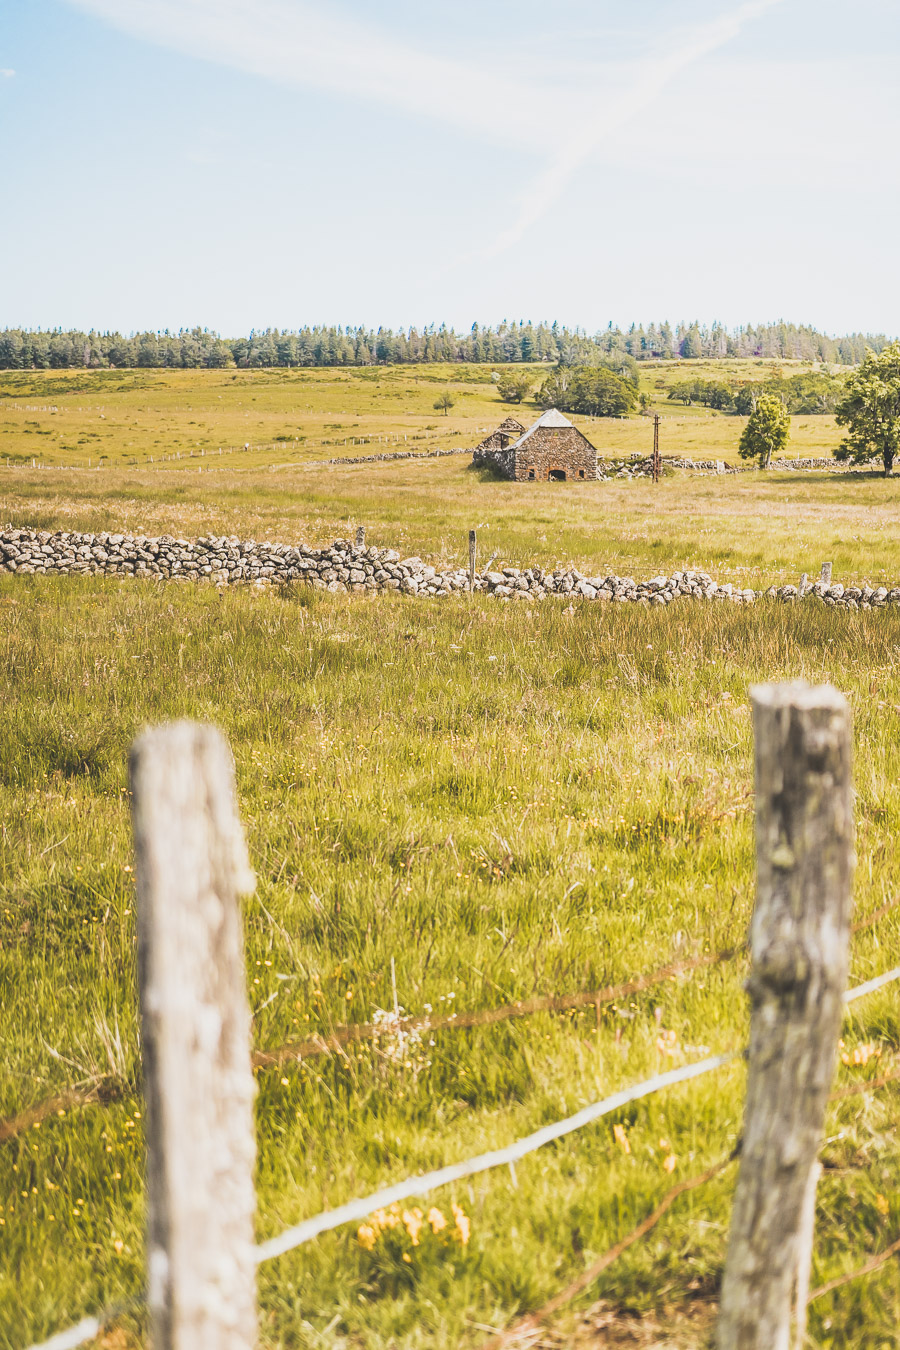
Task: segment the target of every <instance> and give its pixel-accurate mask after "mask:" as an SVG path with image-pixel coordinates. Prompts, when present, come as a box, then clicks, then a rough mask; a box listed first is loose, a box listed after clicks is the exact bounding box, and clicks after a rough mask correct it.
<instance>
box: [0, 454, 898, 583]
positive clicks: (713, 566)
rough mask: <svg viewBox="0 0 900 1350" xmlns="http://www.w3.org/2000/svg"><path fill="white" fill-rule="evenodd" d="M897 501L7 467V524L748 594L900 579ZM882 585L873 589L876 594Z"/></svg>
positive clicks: (702, 484)
mask: <svg viewBox="0 0 900 1350" xmlns="http://www.w3.org/2000/svg"><path fill="white" fill-rule="evenodd" d="M898 504H900V486H898V482H897V481H895V480H893V479H888V480H885V479H883V478H880V477H877V476H871V477H869V476H866V477H859V476H852V475H834V474H809V475H807V474H804V475H798V474H789V473H779V472H777V471H770V472H769V473H765V474H763V473H751V474H739V475H733V476H726V477H721V476H715V475H714V476H710V477H701V476H698V475H690V474H679V475H673V476H672V477H669V478H665V479H663V480H662V481H661V482H660V483H659V484H658V485H655V486H654V484H652V483H651V482H649V481H648V480H646V479H636V480H634V481H632V482H624V481H621V480H619V481H613V482H608V483H588V484H574V483H573V484H564V483H558V484H557V483H554V484H540V483H538V484H522V483H509V482H504V481H497V480H496V479H492V478H490V477H489V476H486V475H483V474H481V473H480V472H478V471H476V470H473V469H472V468H471V467H469V465H468V462H467V460H465V459H464V458H463V457H459V458H456V457H455V456H454V457H452V458H447V459H439V460H425V461H415V462H413V463H408V462H402V461H401V462H399V463H387V464H374V465H356V466H349V467H336V468H327V469H325V468H323V469H292V470H284V471H282V472H280V473H275V472H267V471H259V470H257V471H253V472H247V473H237V472H233V471H230V470H229V471H226V472H223V473H221V474H218V473H217V474H202V475H198V474H193V475H191V474H182V473H180V472H172V473H160V474H153V473H140V474H138V473H137V472H132V473H128V472H126V471H118V470H117V471H113V470H110V471H108V472H107V471H104V472H103V473H102V474H96V473H94V474H89V473H83V474H76V473H66V472H62V471H57V470H46V471H41V470H32V469H31V468H28V469H24V468H19V469H8V470H4V469H3V468H0V523H5V522H8V523H11V524H16V525H27V526H29V527H37V528H41V529H59V528H62V529H80V530H94V531H97V530H110V531H115V530H123V529H125V530H130V531H132V532H133V533H135V534H163V533H167V532H168V533H171V534H174V535H176V536H177V535H187V536H197V535H203V534H206V533H208V532H210V531H213V532H217V533H221V534H232V533H234V534H238V535H240V536H241V537H242V538H247V537H252V538H256V539H260V540H262V539H276V540H283V541H286V542H291V541H295V540H303V541H305V542H309V543H318V544H322V543H328V542H330V541H331V540H333V539H334V538H336V537H346V536H347V535H348V534H350V535H352V534H353V532H355V529H356V526H357V524H358V523H360V522H361V523H364V524H365V525H366V527H367V531H368V533H367V538H368V540H369V542H371V543H376V544H380V545H382V546H385V547H396V548H399V549H402V550H404V551H405V552H406V553H407V554H418V555H420V556H421V557H423V558H426V559H427V560H428V561H430V562H433V563H436V564H444V563H452V564H454V565H456V566H462V565H463V564H464V563H465V562H466V561H467V558H468V531H469V529H470V527H471V526H477V527H478V539H479V545H478V547H479V553H478V557H479V565H482V564H484V563H486V562H487V560H488V558H490V557H491V555H493V554H496V560H497V562H498V563H513V564H516V563H518V564H521V565H523V566H530V565H531V564H532V563H539V564H541V565H542V566H545V567H546V566H551V567H552V566H555V565H557V564H558V563H566V562H569V561H571V562H574V563H576V564H577V565H579V566H581V567H583V568H584V569H585V570H586V571H587V573H588V574H589V575H594V574H595V573H597V572H604V571H607V570H608V571H612V572H616V573H618V574H620V575H627V574H631V575H634V576H636V577H646V576H654V575H656V574H657V573H658V572H660V571H667V572H671V571H672V570H674V569H675V568H676V567H697V568H701V569H703V570H706V571H709V572H711V573H713V574H715V575H716V576H717V577H718V578H719V579H720V580H722V581H725V580H728V579H730V580H732V581H734V582H738V581H741V583H742V584H743V585H745V586H748V585H749V586H754V587H759V586H767V585H768V584H769V583H770V582H778V581H794V582H796V581H797V579H798V578H799V575H800V573H801V572H808V573H810V574H813V573H816V574H818V571H819V567H820V564H821V563H822V562H823V561H825V560H826V559H827V560H830V561H832V562H833V563H834V575H835V578H836V579H837V578H840V579H841V580H844V581H846V580H848V579H849V578H851V577H853V578H856V579H859V580H864V579H869V580H870V581H872V582H873V583H875V584H879V583H880V582H881V581H884V580H886V581H888V582H890V583H891V584H894V582H896V581H897V579H898V577H900V557H898V550H897V529H898V522H900V510H898ZM876 578H877V579H878V581H877V582H876Z"/></svg>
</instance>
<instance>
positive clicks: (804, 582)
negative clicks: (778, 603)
mask: <svg viewBox="0 0 900 1350" xmlns="http://www.w3.org/2000/svg"><path fill="white" fill-rule="evenodd" d="M808 590H809V577H808V576H807V574H806V572H801V573H800V586H799V595H800V599H801V600H802V599H803V597H804V595H805V594H806V592H807V591H808Z"/></svg>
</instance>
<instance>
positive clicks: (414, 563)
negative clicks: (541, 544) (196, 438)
mask: <svg viewBox="0 0 900 1350" xmlns="http://www.w3.org/2000/svg"><path fill="white" fill-rule="evenodd" d="M3 572H6V573H14V574H15V575H17V576H79V575H80V576H98V575H104V576H107V575H111V576H121V577H143V578H147V579H154V578H155V579H157V580H167V581H181V582H185V581H204V580H205V581H210V582H213V583H214V584H215V585H218V586H229V585H236V584H239V583H251V584H255V585H257V586H266V585H273V584H291V583H300V584H306V585H310V586H313V587H315V588H316V589H317V590H323V591H379V590H381V591H399V592H400V593H401V594H403V595H416V596H445V595H451V594H453V592H454V591H467V590H468V589H469V576H468V572H467V571H466V569H464V568H456V569H452V568H451V569H445V570H443V571H438V570H437V569H436V568H434V567H431V566H429V565H428V564H427V563H425V562H423V561H422V559H421V558H417V557H411V558H401V556H400V554H399V553H398V552H397V550H396V549H390V548H387V549H385V548H366V547H365V546H364V545H362V544H353V543H350V541H349V540H346V539H336V540H335V542H334V543H333V544H332V545H331V546H330V547H328V548H308V547H307V546H306V545H305V544H273V543H269V542H263V543H257V542H256V541H255V540H252V539H243V540H242V539H238V538H237V536H236V535H231V536H228V537H220V536H214V535H208V536H206V537H205V538H202V539H193V540H192V539H180V538H178V539H176V538H175V537H174V536H172V535H167V534H164V535H160V536H159V537H158V538H149V537H146V536H144V535H130V534H108V533H102V534H77V533H75V532H73V531H69V530H64V531H58V532H57V533H55V534H51V533H49V532H48V531H44V530H21V529H6V530H3V531H0V573H3ZM474 589H475V590H476V591H478V592H481V593H483V594H485V595H489V596H493V597H495V598H496V599H498V600H509V601H516V600H519V601H523V600H524V601H532V602H534V601H539V600H545V599H547V598H548V597H550V596H563V597H568V598H569V599H570V600H592V601H597V602H600V603H610V604H616V603H624V602H631V603H637V604H642V605H647V606H654V605H656V606H658V605H670V604H672V603H673V602H674V601H676V600H680V599H683V598H694V599H697V600H712V601H720V602H727V603H731V604H745V605H746V604H753V603H755V602H756V601H758V600H760V599H762V598H763V597H764V596H765V597H766V598H770V599H773V600H781V601H785V602H788V603H798V602H802V603H804V604H806V603H819V604H825V605H836V606H839V607H841V608H845V609H877V608H880V607H881V606H883V605H900V586H897V587H893V588H891V589H889V588H888V587H886V586H879V587H873V586H869V585H868V584H865V585H862V586H852V585H851V586H843V585H841V584H839V583H838V584H834V585H832V584H830V583H826V582H825V581H817V582H815V583H814V584H813V585H811V586H808V585H806V583H805V581H804V582H803V584H802V588H801V587H797V586H780V587H775V586H771V587H770V588H769V589H768V590H767V591H754V590H751V589H749V588H746V589H742V588H740V587H737V586H734V585H732V583H731V582H726V583H725V584H724V585H719V584H718V583H717V582H715V581H714V580H713V579H712V577H711V576H710V575H709V573H707V572H699V571H685V572H673V573H672V575H671V576H657V577H653V578H651V579H650V580H649V581H636V580H635V579H634V577H619V576H586V575H585V574H584V573H583V572H580V571H579V570H578V569H577V568H574V567H564V568H555V569H554V570H552V571H548V570H545V569H543V568H540V567H528V568H519V567H503V568H499V569H497V570H496V571H486V572H476V573H475V585H474Z"/></svg>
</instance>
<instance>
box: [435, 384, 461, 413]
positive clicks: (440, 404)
mask: <svg viewBox="0 0 900 1350" xmlns="http://www.w3.org/2000/svg"><path fill="white" fill-rule="evenodd" d="M455 402H456V399H455V398H454V397H453V395H452V394H451V393H450V390H449V389H445V390H444V392H443V393H442V394H441V395H440V397H439V398H436V399H435V400H434V403H433V404H432V407H434V408H436V409H437V410H438V412H442V413H443V414H444V416H445V417H446V416H447V414H448V413H449V411H450V409H451V408H452V407H453V405H454V403H455Z"/></svg>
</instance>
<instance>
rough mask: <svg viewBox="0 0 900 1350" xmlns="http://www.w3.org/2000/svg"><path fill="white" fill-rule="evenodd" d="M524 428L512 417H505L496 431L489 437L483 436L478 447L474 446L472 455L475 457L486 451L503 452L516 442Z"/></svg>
mask: <svg viewBox="0 0 900 1350" xmlns="http://www.w3.org/2000/svg"><path fill="white" fill-rule="evenodd" d="M524 430H525V428H524V427H523V426H522V423H521V422H517V421H516V419H515V418H514V417H505V418H504V419H503V421H502V422H501V423H500V425H499V427H498V428H497V430H496V431H492V432H491V434H490V436H485V438H484V440H483V441H482V442H481V444H480V445H476V447H475V450H474V453H475V454H476V455H477V454H479V453H481V452H483V451H488V450H505V449H506V447H507V446H508V445H510V444H511V443H512V442H513V441H517V440H518V439H519V437H520V436H521V435H522V432H523V431H524Z"/></svg>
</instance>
